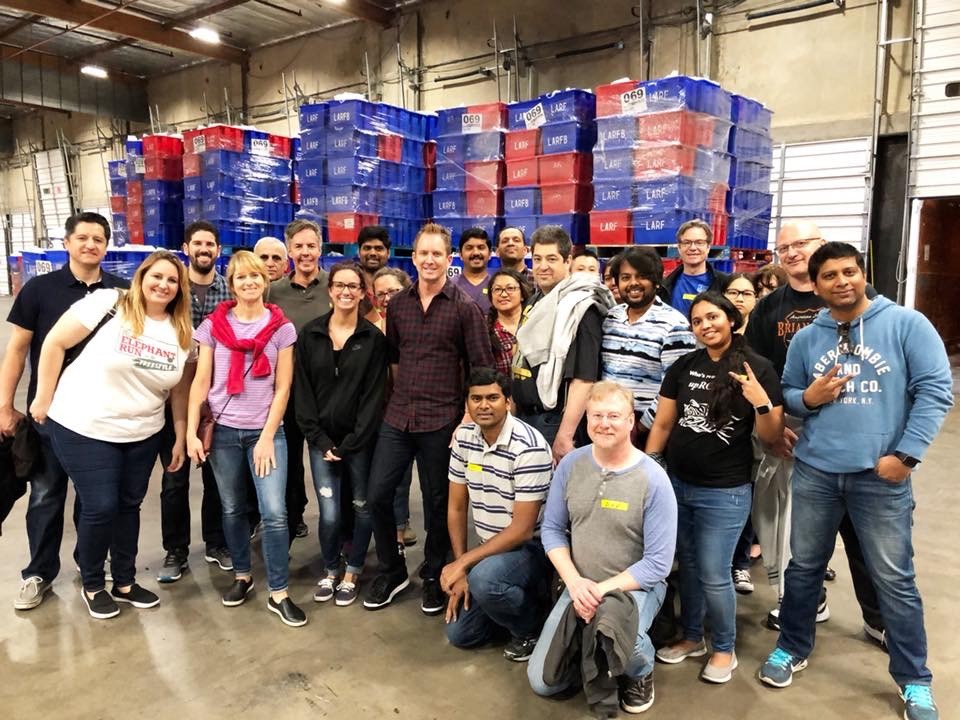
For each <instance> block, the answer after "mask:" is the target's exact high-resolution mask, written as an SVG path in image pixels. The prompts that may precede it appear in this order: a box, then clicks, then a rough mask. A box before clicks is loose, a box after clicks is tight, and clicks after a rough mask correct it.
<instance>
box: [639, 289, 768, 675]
mask: <svg viewBox="0 0 960 720" xmlns="http://www.w3.org/2000/svg"><path fill="white" fill-rule="evenodd" d="M741 322H742V318H741V316H740V312H739V311H738V310H737V309H736V307H734V305H733V303H732V302H731V301H730V300H729V299H727V298H726V297H724V296H723V295H721V294H719V293H716V292H709V291H708V292H704V293H701V294H700V295H698V296H697V297H696V298H694V300H693V303H692V304H691V306H690V327H691V329H692V330H693V334H694V335H695V336H696V338H697V340H698V341H699V342H700V343H701V345H702V346H703V347H701V348H700V349H697V350H694V351H693V352H690V353H688V354H686V355H684V356H683V357H681V358H680V359H679V360H677V361H676V362H675V363H674V364H673V365H671V366H670V368H669V369H668V370H667V372H666V374H665V375H664V378H663V383H662V385H661V386H660V400H659V404H658V406H657V416H656V419H655V420H654V424H653V428H651V430H650V435H649V436H648V438H647V447H646V450H647V453H648V454H649V455H652V456H654V457H655V458H658V459H660V460H661V461H662V459H663V456H662V455H661V453H663V452H664V450H666V467H667V470H668V472H669V474H670V478H671V481H672V482H673V489H674V492H675V493H676V495H677V509H678V516H677V560H678V564H679V572H680V620H681V624H682V626H683V638H682V639H681V640H680V641H679V642H677V643H675V644H673V645H670V646H668V647H664V648H661V649H660V650H658V651H657V659H658V660H660V661H661V662H665V663H670V664H674V663H679V662H682V661H683V660H684V659H686V658H688V657H700V656H703V655H706V654H707V646H706V643H705V642H704V637H703V620H704V615H706V616H708V617H709V618H710V624H711V644H712V646H713V653H712V655H711V656H710V659H709V661H708V662H707V663H706V665H704V666H703V670H702V671H701V673H700V677H701V678H702V679H703V680H706V681H708V682H712V683H725V682H727V681H728V680H730V678H731V677H732V676H733V671H734V670H735V669H736V667H737V655H736V653H735V652H734V643H735V640H736V611H737V601H736V594H735V592H734V588H733V581H732V578H731V576H730V563H731V561H732V559H733V551H734V548H735V547H736V544H737V540H738V538H739V537H740V533H741V531H742V530H743V526H744V523H746V521H747V518H748V517H749V515H750V505H751V499H752V492H751V491H752V486H751V483H750V480H751V470H752V467H753V444H752V440H751V435H752V433H753V429H754V426H756V429H757V434H758V435H759V437H760V439H761V440H763V441H764V442H773V441H774V440H776V439H777V438H779V437H780V433H781V432H783V408H782V405H783V399H782V397H781V394H780V379H779V378H778V377H777V374H776V372H775V371H774V369H773V366H772V365H771V364H770V362H769V361H768V360H766V359H764V358H762V357H761V356H759V355H757V354H756V353H754V352H753V351H752V350H750V349H749V348H748V347H747V346H746V344H745V343H744V340H743V336H741V335H739V334H737V332H736V331H737V329H738V328H739V327H740V324H741Z"/></svg>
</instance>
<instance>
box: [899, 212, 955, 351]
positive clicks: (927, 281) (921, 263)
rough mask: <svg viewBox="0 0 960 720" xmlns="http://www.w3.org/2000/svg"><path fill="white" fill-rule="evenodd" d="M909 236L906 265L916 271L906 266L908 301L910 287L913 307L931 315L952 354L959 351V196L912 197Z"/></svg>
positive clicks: (930, 317)
mask: <svg viewBox="0 0 960 720" xmlns="http://www.w3.org/2000/svg"><path fill="white" fill-rule="evenodd" d="M910 236H911V237H910V241H911V242H910V250H909V252H910V256H909V257H908V268H910V267H915V268H916V272H915V273H910V272H909V269H908V283H907V300H908V305H909V298H910V296H911V292H910V291H911V289H912V290H913V293H912V295H913V307H915V308H916V309H917V310H919V311H920V312H922V313H923V314H924V315H926V316H927V317H928V318H929V319H930V322H932V323H933V325H934V327H936V328H937V331H938V332H939V333H940V337H942V338H943V342H944V344H946V346H947V352H949V353H950V354H951V356H955V355H956V354H957V353H960V313H958V312H957V308H958V307H960V253H958V252H957V251H956V248H957V247H958V245H960V197H949V198H930V199H922V198H918V199H915V200H914V201H913V204H912V206H911V233H910ZM911 275H912V276H913V277H912V278H911V277H910V276H911ZM911 279H912V280H913V282H912V283H911V282H910V280H911ZM911 285H912V286H913V287H912V288H911Z"/></svg>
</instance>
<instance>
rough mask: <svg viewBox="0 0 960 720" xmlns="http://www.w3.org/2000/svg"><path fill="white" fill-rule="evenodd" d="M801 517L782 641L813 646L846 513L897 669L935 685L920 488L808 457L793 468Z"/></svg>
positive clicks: (906, 678) (793, 542) (792, 648)
mask: <svg viewBox="0 0 960 720" xmlns="http://www.w3.org/2000/svg"><path fill="white" fill-rule="evenodd" d="M792 487H793V516H792V518H791V525H790V551H791V553H792V555H793V557H792V558H791V560H790V564H789V565H788V566H787V572H786V578H785V588H784V595H783V604H782V605H781V606H780V639H779V641H778V642H777V645H778V646H779V647H780V648H782V649H783V650H785V651H787V652H788V653H790V654H791V655H795V656H797V657H803V658H805V657H809V656H810V653H811V652H813V643H814V637H815V632H816V631H815V628H816V623H815V621H814V620H815V618H816V614H817V601H818V600H819V597H820V585H821V582H822V580H823V572H824V570H825V569H826V567H827V561H828V560H829V559H830V556H831V555H833V548H834V543H835V541H836V536H837V529H838V528H839V526H840V521H841V519H842V518H843V515H844V512H846V513H849V515H850V521H851V522H852V523H853V527H854V529H855V530H856V534H857V537H858V538H859V539H860V547H861V549H862V550H863V558H864V560H865V561H866V565H867V570H868V571H869V572H870V576H871V578H872V579H873V583H874V586H875V587H876V590H877V600H878V601H879V605H880V615H881V616H882V618H883V624H884V627H885V628H886V632H887V635H886V639H887V649H888V650H889V652H890V666H889V667H890V674H891V675H892V676H893V679H894V680H895V681H896V682H897V684H898V685H905V684H907V683H915V684H918V685H929V684H930V683H931V682H932V680H933V675H932V673H931V672H930V669H929V668H928V667H927V634H926V631H925V630H924V627H923V605H922V603H921V601H920V592H919V591H918V590H917V583H916V574H915V572H914V567H913V540H912V537H911V528H912V525H913V508H914V502H913V486H912V484H911V481H910V478H907V479H906V480H905V481H904V482H902V483H890V482H887V481H886V480H882V479H881V478H880V477H879V476H878V475H877V474H876V473H875V472H874V471H873V470H865V471H862V472H857V473H826V472H822V471H820V470H817V469H816V468H813V467H811V466H810V465H807V464H805V463H803V462H801V461H800V460H797V461H796V464H795V465H794V468H793V479H792Z"/></svg>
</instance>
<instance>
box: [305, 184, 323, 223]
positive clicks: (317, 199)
mask: <svg viewBox="0 0 960 720" xmlns="http://www.w3.org/2000/svg"><path fill="white" fill-rule="evenodd" d="M300 210H301V212H309V213H311V214H313V215H315V216H317V217H323V216H324V215H325V214H326V212H327V202H326V191H325V190H324V188H323V187H318V188H315V189H313V188H300Z"/></svg>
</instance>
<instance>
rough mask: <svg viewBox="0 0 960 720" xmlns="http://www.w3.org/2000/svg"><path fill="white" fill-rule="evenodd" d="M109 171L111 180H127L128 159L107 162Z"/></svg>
mask: <svg viewBox="0 0 960 720" xmlns="http://www.w3.org/2000/svg"><path fill="white" fill-rule="evenodd" d="M107 173H108V174H109V176H110V179H111V180H126V178H127V161H126V160H109V161H108V162H107Z"/></svg>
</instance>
